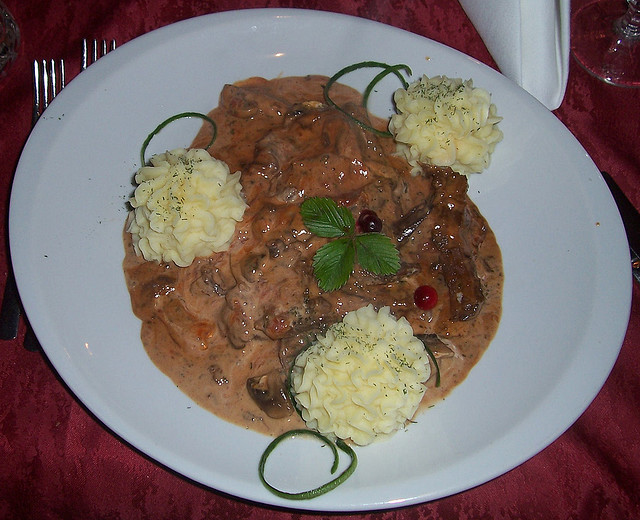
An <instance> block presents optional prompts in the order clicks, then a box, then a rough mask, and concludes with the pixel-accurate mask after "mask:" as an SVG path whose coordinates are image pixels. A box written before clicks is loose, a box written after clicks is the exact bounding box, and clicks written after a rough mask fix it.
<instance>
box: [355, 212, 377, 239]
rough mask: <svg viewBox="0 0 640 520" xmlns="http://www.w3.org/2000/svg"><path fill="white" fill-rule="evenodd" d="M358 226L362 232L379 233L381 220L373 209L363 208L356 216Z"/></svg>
mask: <svg viewBox="0 0 640 520" xmlns="http://www.w3.org/2000/svg"><path fill="white" fill-rule="evenodd" d="M358 227H359V228H360V230H361V231H362V232H363V233H380V231H382V220H380V217H378V215H376V212H375V211H372V210H370V209H363V210H362V211H361V212H360V215H359V216H358Z"/></svg>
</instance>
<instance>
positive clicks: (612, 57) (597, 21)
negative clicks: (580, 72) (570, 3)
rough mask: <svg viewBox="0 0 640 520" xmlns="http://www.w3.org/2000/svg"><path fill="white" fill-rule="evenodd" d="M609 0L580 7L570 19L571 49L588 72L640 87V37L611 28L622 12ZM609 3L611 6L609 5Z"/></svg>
mask: <svg viewBox="0 0 640 520" xmlns="http://www.w3.org/2000/svg"><path fill="white" fill-rule="evenodd" d="M614 4H615V2H611V0H596V1H594V2H591V3H589V4H587V5H585V6H584V7H582V8H580V9H579V10H578V11H577V12H576V13H575V14H574V15H573V18H572V20H571V52H572V54H573V56H574V58H575V59H576V61H577V62H578V63H579V64H580V65H581V66H582V67H583V68H584V69H585V70H586V71H587V72H589V73H590V74H592V75H593V76H595V77H597V78H598V79H601V80H602V81H604V82H606V83H609V84H611V85H616V86H619V87H631V88H640V38H633V37H624V36H622V35H620V34H618V32H617V31H616V30H615V29H614V26H615V24H616V21H617V20H619V19H620V18H621V17H622V16H623V15H624V14H625V3H623V2H620V4H619V7H620V9H618V10H616V9H615V5H614ZM612 7H613V9H612Z"/></svg>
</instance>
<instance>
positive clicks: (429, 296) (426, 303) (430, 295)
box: [413, 285, 438, 311]
mask: <svg viewBox="0 0 640 520" xmlns="http://www.w3.org/2000/svg"><path fill="white" fill-rule="evenodd" d="M413 301H414V303H415V304H416V306H417V307H418V308H419V309H422V310H423V311H428V310H430V309H433V308H434V307H435V306H436V304H437V303H438V293H437V291H436V290H435V289H434V288H433V287H431V286H430V285H421V286H420V287H418V288H417V289H416V290H415V292H414V293H413Z"/></svg>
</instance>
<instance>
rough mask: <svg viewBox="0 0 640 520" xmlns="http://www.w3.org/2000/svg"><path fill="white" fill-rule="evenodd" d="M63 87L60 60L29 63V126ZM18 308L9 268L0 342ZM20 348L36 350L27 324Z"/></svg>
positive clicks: (13, 332) (12, 328)
mask: <svg viewBox="0 0 640 520" xmlns="http://www.w3.org/2000/svg"><path fill="white" fill-rule="evenodd" d="M64 86H65V69H64V60H62V59H61V60H58V61H56V60H50V61H47V60H42V61H39V60H36V61H34V62H33V110H32V116H31V124H32V126H33V125H35V124H36V122H37V121H38V118H39V117H40V116H41V115H42V112H44V110H45V109H46V108H47V107H48V106H49V103H50V102H51V100H53V98H54V97H56V95H57V94H58V92H60V91H61V90H62V89H63V88H64ZM20 314H22V308H21V303H20V296H19V295H18V289H17V287H16V280H15V278H14V276H13V271H12V270H11V266H9V273H8V274H7V282H6V284H5V287H4V295H3V297H2V307H0V339H5V340H6V339H15V338H16V336H17V335H18V326H19V323H20ZM24 347H25V348H26V349H27V350H38V349H39V345H38V341H37V340H36V339H35V335H33V332H32V331H31V327H29V325H28V324H27V332H26V333H25V341H24Z"/></svg>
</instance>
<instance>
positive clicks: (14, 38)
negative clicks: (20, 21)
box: [0, 2, 20, 77]
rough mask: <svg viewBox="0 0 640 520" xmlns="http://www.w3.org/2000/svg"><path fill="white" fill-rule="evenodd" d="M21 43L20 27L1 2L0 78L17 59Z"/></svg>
mask: <svg viewBox="0 0 640 520" xmlns="http://www.w3.org/2000/svg"><path fill="white" fill-rule="evenodd" d="M19 43H20V31H18V25H17V24H16V21H15V20H14V18H13V16H11V13H10V12H9V10H8V9H7V8H6V6H5V5H4V4H3V3H2V2H0V77H2V76H4V75H5V74H6V72H7V70H6V69H7V67H8V66H9V65H10V64H11V63H13V61H14V60H15V59H16V57H17V55H18V54H17V48H18V44H19Z"/></svg>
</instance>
